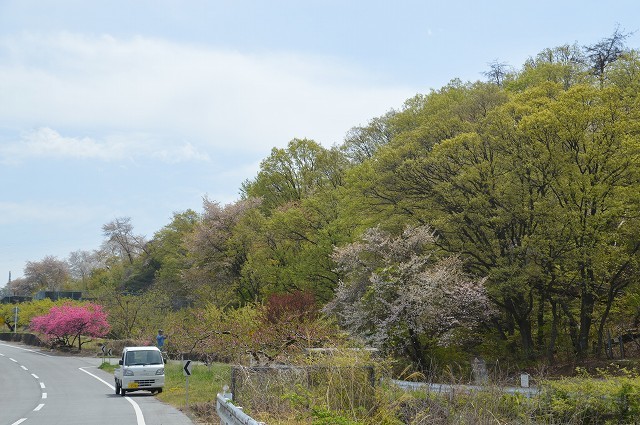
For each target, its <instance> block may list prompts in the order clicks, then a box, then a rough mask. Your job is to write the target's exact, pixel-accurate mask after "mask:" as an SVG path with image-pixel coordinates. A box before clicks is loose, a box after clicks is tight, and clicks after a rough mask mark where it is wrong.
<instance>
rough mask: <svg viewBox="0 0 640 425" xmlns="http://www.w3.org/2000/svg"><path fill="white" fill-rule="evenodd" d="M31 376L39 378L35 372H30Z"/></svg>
mask: <svg viewBox="0 0 640 425" xmlns="http://www.w3.org/2000/svg"><path fill="white" fill-rule="evenodd" d="M31 376H33V377H34V378H36V379H40V378H38V375H36V374H35V373H32V374H31Z"/></svg>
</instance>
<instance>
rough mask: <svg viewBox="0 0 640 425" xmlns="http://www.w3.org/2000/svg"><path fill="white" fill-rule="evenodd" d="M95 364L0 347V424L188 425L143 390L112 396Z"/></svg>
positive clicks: (14, 346)
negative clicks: (123, 395)
mask: <svg viewBox="0 0 640 425" xmlns="http://www.w3.org/2000/svg"><path fill="white" fill-rule="evenodd" d="M100 362H101V359H99V358H89V357H73V356H53V355H50V354H49V353H47V352H44V351H40V350H38V349H37V348H33V347H27V346H24V345H19V344H13V343H12V344H7V343H0V425H19V424H23V425H76V424H77V425H114V424H117V425H129V424H130V425H193V422H192V421H191V420H190V419H189V418H188V417H187V416H186V415H184V414H183V413H182V412H180V411H179V410H177V409H175V408H173V407H171V406H169V405H167V404H164V403H162V402H160V401H158V400H157V399H156V398H155V397H154V396H152V395H151V394H150V393H149V392H146V391H141V392H135V393H131V394H130V395H127V396H126V397H122V396H119V395H116V394H115V389H114V386H113V376H112V375H111V374H108V373H106V372H103V371H102V370H100V369H98V368H97V366H98V365H99V364H100Z"/></svg>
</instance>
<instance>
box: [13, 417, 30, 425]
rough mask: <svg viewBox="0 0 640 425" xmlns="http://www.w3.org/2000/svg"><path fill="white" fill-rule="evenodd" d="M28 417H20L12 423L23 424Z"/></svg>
mask: <svg viewBox="0 0 640 425" xmlns="http://www.w3.org/2000/svg"><path fill="white" fill-rule="evenodd" d="M26 420H27V418H22V419H18V420H17V421H15V422H14V423H12V424H11V425H18V424H21V423H22V422H24V421H26Z"/></svg>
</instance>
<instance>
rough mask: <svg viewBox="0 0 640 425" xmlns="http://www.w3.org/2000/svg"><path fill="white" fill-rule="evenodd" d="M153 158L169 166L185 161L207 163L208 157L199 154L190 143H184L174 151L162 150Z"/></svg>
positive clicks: (154, 154)
mask: <svg viewBox="0 0 640 425" xmlns="http://www.w3.org/2000/svg"><path fill="white" fill-rule="evenodd" d="M153 156H154V157H156V158H159V159H160V160H162V161H163V162H167V163H170V164H174V163H178V162H187V161H209V160H210V158H209V155H207V154H206V153H202V152H199V151H198V150H197V149H196V148H195V147H194V146H193V145H192V144H191V143H185V144H183V145H182V146H178V147H177V148H174V149H162V150H159V151H156V152H154V153H153Z"/></svg>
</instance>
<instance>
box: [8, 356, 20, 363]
mask: <svg viewBox="0 0 640 425" xmlns="http://www.w3.org/2000/svg"><path fill="white" fill-rule="evenodd" d="M9 360H11V361H12V362H14V363H18V361H17V360H16V359H12V358H11V357H9Z"/></svg>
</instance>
